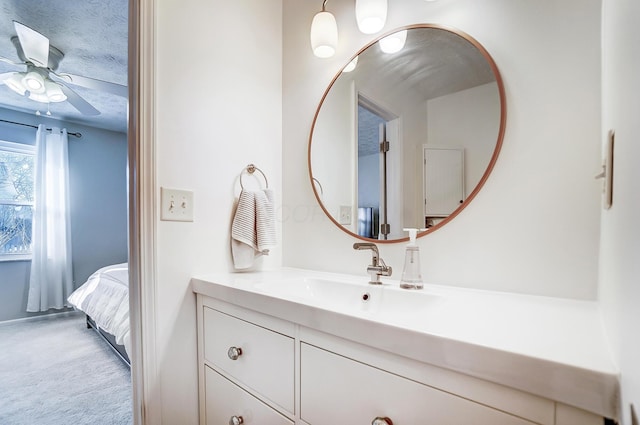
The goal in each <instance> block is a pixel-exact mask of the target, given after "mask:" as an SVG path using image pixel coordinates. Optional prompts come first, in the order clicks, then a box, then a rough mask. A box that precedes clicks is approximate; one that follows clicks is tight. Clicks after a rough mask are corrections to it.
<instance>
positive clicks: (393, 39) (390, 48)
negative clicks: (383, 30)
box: [379, 30, 407, 53]
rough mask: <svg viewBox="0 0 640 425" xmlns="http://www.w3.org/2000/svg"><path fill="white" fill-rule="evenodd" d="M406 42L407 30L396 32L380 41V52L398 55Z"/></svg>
mask: <svg viewBox="0 0 640 425" xmlns="http://www.w3.org/2000/svg"><path fill="white" fill-rule="evenodd" d="M406 41H407V30H402V31H398V32H394V33H393V34H391V35H388V36H386V37H385V38H383V39H381V40H380V41H379V43H380V50H382V51H383V52H385V53H397V52H399V51H400V50H402V48H403V47H404V43H405V42H406Z"/></svg>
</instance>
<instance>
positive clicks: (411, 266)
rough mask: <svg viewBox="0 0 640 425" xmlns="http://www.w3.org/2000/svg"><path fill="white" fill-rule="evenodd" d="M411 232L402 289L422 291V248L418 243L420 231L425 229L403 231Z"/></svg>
mask: <svg viewBox="0 0 640 425" xmlns="http://www.w3.org/2000/svg"><path fill="white" fill-rule="evenodd" d="M403 230H404V231H405V232H409V244H408V245H407V250H406V253H405V256H404V269H403V270H402V280H400V287H401V288H404V289H422V288H423V286H424V285H423V283H422V274H421V272H420V247H418V244H417V243H416V236H417V234H418V230H424V229H413V228H409V229H403Z"/></svg>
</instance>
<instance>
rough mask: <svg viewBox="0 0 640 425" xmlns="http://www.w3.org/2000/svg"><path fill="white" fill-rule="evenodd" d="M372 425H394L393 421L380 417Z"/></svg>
mask: <svg viewBox="0 0 640 425" xmlns="http://www.w3.org/2000/svg"><path fill="white" fill-rule="evenodd" d="M371 425H393V421H392V420H391V419H389V418H387V417H384V418H381V417H380V416H378V417H377V418H375V419H374V420H373V421H372V422H371Z"/></svg>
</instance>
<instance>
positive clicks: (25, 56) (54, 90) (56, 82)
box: [0, 21, 128, 115]
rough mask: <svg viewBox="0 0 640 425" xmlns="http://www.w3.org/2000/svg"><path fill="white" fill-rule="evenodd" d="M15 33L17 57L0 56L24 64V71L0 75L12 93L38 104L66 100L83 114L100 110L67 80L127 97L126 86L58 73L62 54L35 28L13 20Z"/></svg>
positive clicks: (94, 113) (7, 61)
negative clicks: (13, 58)
mask: <svg viewBox="0 0 640 425" xmlns="http://www.w3.org/2000/svg"><path fill="white" fill-rule="evenodd" d="M13 25H14V27H15V29H16V33H17V34H18V35H17V36H14V37H12V38H11V41H12V42H13V45H14V46H15V48H16V51H17V53H18V57H19V58H20V60H21V61H22V62H14V61H12V60H10V59H7V58H5V57H2V56H0V61H2V62H5V63H9V64H11V65H26V67H27V69H26V71H14V72H6V73H3V74H0V82H2V83H4V84H5V85H6V86H7V87H9V88H10V89H11V90H13V91H14V92H16V93H18V94H19V95H21V96H26V97H28V98H29V99H31V100H34V101H36V102H41V103H47V104H48V103H52V102H53V103H55V102H64V101H67V102H69V103H70V104H71V105H72V106H73V107H74V108H76V109H77V110H78V111H80V113H82V114H84V115H99V114H100V111H98V110H97V109H96V108H94V107H93V106H92V105H91V104H90V103H89V102H87V101H86V100H85V99H83V98H82V97H81V96H80V95H79V94H77V93H76V92H75V91H73V90H72V89H71V88H70V87H69V86H68V85H67V83H70V84H73V85H77V86H80V87H86V88H90V89H94V90H98V91H102V92H107V93H112V94H115V95H118V96H122V97H127V96H128V90H127V87H126V86H123V85H120V84H115V83H110V82H107V81H102V80H96V79H94V78H89V77H83V76H80V75H73V74H68V73H57V72H56V70H57V69H58V65H59V64H60V61H61V60H62V59H63V58H64V53H62V52H61V51H60V50H59V49H57V48H56V47H54V46H52V45H51V44H49V39H48V38H47V37H45V36H44V35H42V34H40V33H39V32H38V31H36V30H34V29H32V28H29V27H28V26H26V25H23V24H21V23H19V22H16V21H13Z"/></svg>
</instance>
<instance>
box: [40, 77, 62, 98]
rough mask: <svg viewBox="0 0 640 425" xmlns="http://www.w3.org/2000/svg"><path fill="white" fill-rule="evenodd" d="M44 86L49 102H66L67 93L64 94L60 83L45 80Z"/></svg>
mask: <svg viewBox="0 0 640 425" xmlns="http://www.w3.org/2000/svg"><path fill="white" fill-rule="evenodd" d="M44 86H45V88H46V93H47V98H48V99H49V102H54V103H56V102H64V101H65V100H67V95H66V94H64V92H63V91H62V88H61V87H60V85H59V84H56V83H54V82H53V81H51V80H48V79H47V80H45V82H44Z"/></svg>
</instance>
